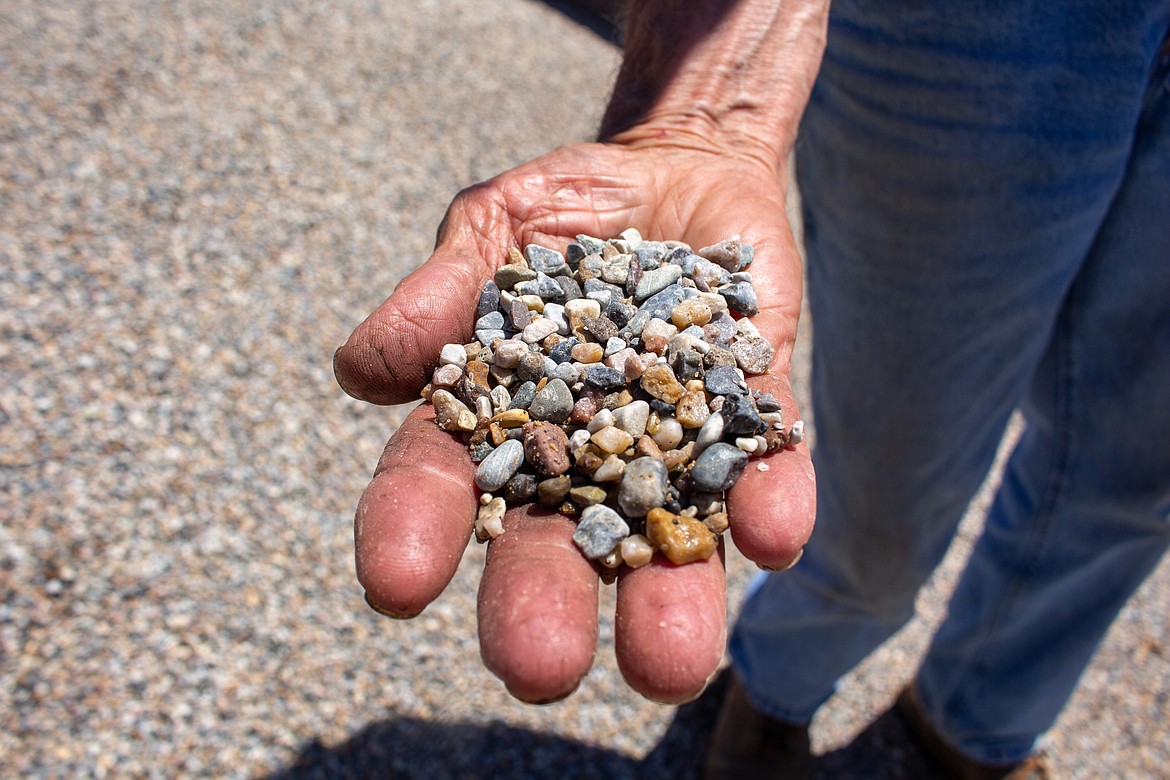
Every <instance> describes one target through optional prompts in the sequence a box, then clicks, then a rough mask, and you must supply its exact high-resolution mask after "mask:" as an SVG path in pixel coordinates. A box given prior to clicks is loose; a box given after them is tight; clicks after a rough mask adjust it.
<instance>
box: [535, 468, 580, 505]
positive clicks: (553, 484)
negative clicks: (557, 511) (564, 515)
mask: <svg viewBox="0 0 1170 780" xmlns="http://www.w3.org/2000/svg"><path fill="white" fill-rule="evenodd" d="M572 487H573V480H572V479H571V478H570V477H569V476H568V475H567V474H562V475H561V476H559V477H550V478H549V479H543V480H541V481H540V482H538V483H536V502H537V503H538V504H540V505H541V506H543V507H548V508H554V507H558V506H560V505H561V503H562V502H563V501H564V500H565V497H566V496H568V495H569V490H570V488H572Z"/></svg>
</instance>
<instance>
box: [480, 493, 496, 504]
mask: <svg viewBox="0 0 1170 780" xmlns="http://www.w3.org/2000/svg"><path fill="white" fill-rule="evenodd" d="M492 498H493V496H492V494H491V493H480V494H479V505H480V506H487V505H488V504H490V503H491V502H492Z"/></svg>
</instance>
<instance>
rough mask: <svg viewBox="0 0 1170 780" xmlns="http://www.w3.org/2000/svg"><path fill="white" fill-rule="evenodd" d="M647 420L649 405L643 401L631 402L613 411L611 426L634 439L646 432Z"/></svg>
mask: <svg viewBox="0 0 1170 780" xmlns="http://www.w3.org/2000/svg"><path fill="white" fill-rule="evenodd" d="M649 419H650V404H648V403H646V402H645V401H632V402H630V403H628V404H626V405H625V406H622V407H619V408H617V409H614V411H613V424H614V425H616V426H617V427H618V428H621V429H622V430H623V431H625V432H626V433H628V434H630V435H631V436H633V437H634V438H635V439H637V438H638V437H640V436H641V435H642V434H644V433H645V432H646V422H647V421H648V420H649Z"/></svg>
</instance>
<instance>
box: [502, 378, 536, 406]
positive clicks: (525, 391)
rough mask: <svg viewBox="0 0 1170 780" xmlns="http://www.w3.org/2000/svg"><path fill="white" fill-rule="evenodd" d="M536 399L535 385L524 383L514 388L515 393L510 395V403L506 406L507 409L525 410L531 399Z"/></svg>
mask: <svg viewBox="0 0 1170 780" xmlns="http://www.w3.org/2000/svg"><path fill="white" fill-rule="evenodd" d="M535 397H536V383H535V382H525V383H524V384H522V385H520V386H519V387H517V388H516V392H514V393H512V403H510V404H508V408H509V409H527V408H528V407H529V405H530V404H531V403H532V399H533V398H535Z"/></svg>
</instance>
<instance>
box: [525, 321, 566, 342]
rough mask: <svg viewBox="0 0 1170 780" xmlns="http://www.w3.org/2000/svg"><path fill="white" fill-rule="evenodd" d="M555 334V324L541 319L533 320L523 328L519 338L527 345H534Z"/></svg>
mask: <svg viewBox="0 0 1170 780" xmlns="http://www.w3.org/2000/svg"><path fill="white" fill-rule="evenodd" d="M556 332H557V324H556V323H555V322H553V321H552V320H550V319H547V318H545V317H541V318H540V319H536V320H533V321H532V322H531V323H530V324H529V325H528V326H527V327H525V328H524V330H523V331H521V333H520V338H521V339H523V340H524V341H525V342H527V343H529V344H535V343H536V342H538V341H540V340H542V339H545V338H548V337H549V336H551V335H552V334H554V333H556Z"/></svg>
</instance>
